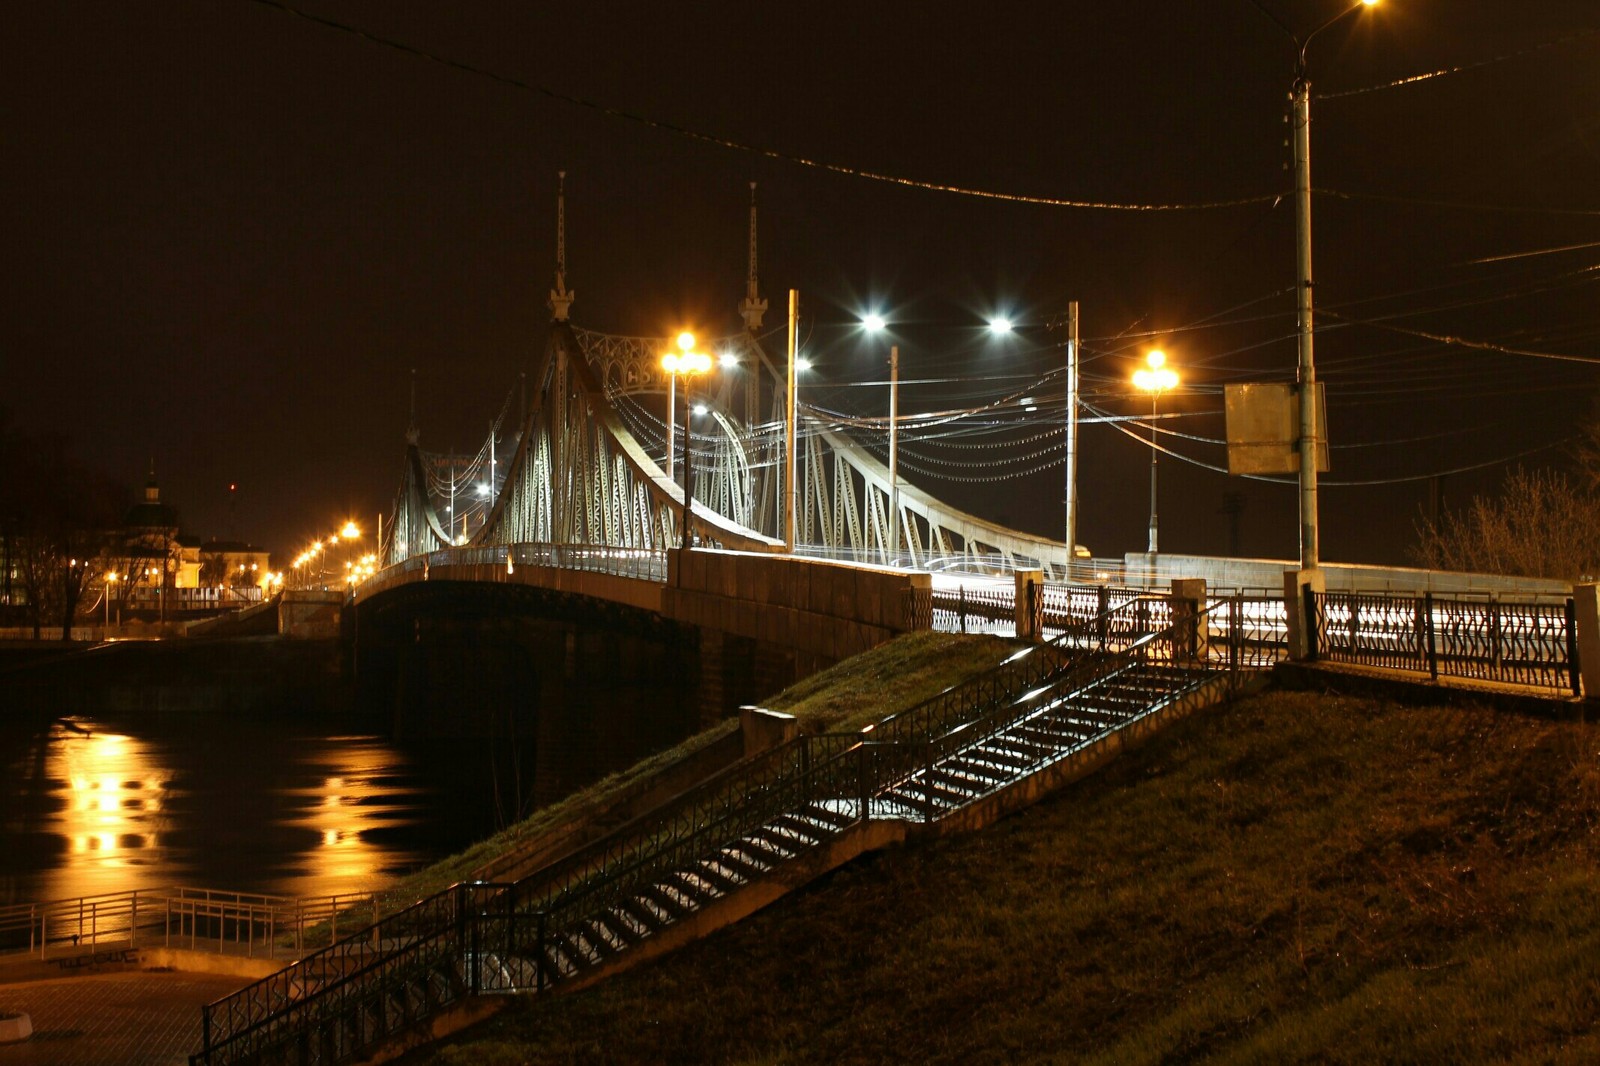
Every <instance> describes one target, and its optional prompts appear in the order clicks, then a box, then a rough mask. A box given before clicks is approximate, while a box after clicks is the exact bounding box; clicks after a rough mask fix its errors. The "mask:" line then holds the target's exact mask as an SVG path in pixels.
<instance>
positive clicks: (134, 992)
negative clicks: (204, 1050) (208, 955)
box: [0, 970, 249, 1066]
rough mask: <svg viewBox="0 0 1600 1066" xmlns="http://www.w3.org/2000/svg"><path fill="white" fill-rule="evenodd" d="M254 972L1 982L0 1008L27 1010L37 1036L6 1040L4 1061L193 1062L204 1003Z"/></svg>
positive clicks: (10, 1065) (175, 1065)
mask: <svg viewBox="0 0 1600 1066" xmlns="http://www.w3.org/2000/svg"><path fill="white" fill-rule="evenodd" d="M248 983H249V979H248V978H240V977H217V976H215V975H212V974H200V973H176V972H172V971H157V970H121V971H119V972H116V973H105V974H85V975H83V976H78V977H56V978H50V979H48V980H43V981H28V982H23V983H19V984H7V985H0V1011H23V1012H24V1013H26V1014H28V1015H29V1016H30V1017H31V1018H32V1020H33V1037H32V1038H31V1039H29V1040H25V1041H23V1042H21V1043H17V1044H0V1066H109V1064H113V1063H114V1064H116V1066H180V1064H183V1066H186V1064H187V1063H188V1061H189V1055H190V1054H191V1053H193V1052H195V1051H197V1050H198V1049H199V1047H200V1008H201V1006H203V1005H204V1004H206V1003H210V1002H211V1001H213V1000H216V999H220V998H222V997H223V996H225V995H227V994H228V993H230V992H233V991H235V990H237V989H239V988H242V987H244V986H245V985H246V984H248Z"/></svg>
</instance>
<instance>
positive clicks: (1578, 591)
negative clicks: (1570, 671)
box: [1572, 584, 1600, 699]
mask: <svg viewBox="0 0 1600 1066" xmlns="http://www.w3.org/2000/svg"><path fill="white" fill-rule="evenodd" d="M1572 599H1573V608H1574V610H1575V612H1576V615H1577V623H1578V624H1577V627H1576V628H1577V634H1578V635H1577V646H1576V650H1577V653H1578V654H1577V656H1576V658H1575V660H1574V661H1575V662H1576V663H1577V668H1578V679H1579V681H1580V682H1581V683H1582V686H1583V692H1584V695H1586V696H1587V697H1588V698H1589V699H1594V698H1596V697H1597V696H1600V585H1597V584H1584V585H1574V586H1572Z"/></svg>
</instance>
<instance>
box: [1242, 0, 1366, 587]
mask: <svg viewBox="0 0 1600 1066" xmlns="http://www.w3.org/2000/svg"><path fill="white" fill-rule="evenodd" d="M1251 2H1252V3H1254V4H1255V6H1256V9H1257V10H1259V11H1260V12H1261V13H1262V14H1263V15H1265V16H1266V17H1267V18H1268V19H1269V20H1270V21H1271V22H1272V24H1273V25H1275V26H1277V27H1278V29H1280V30H1282V31H1283V34H1284V36H1286V37H1288V38H1289V42H1290V43H1291V44H1292V45H1293V46H1294V49H1295V63H1294V85H1293V86H1292V88H1291V91H1290V94H1289V95H1290V99H1291V100H1292V101H1293V105H1294V116H1293V120H1292V121H1293V125H1294V132H1293V136H1292V138H1291V141H1292V142H1293V152H1294V203H1295V294H1296V301H1295V323H1296V324H1295V332H1296V334H1297V335H1298V338H1299V360H1298V375H1297V386H1296V390H1295V391H1296V395H1297V396H1298V398H1299V401H1300V426H1299V433H1300V472H1299V499H1300V569H1302V570H1315V569H1317V568H1318V567H1319V566H1320V565H1321V549H1320V547H1319V545H1318V543H1317V535H1318V529H1317V453H1318V451H1319V450H1320V449H1319V448H1318V444H1319V443H1320V440H1319V438H1318V434H1319V433H1320V431H1321V429H1322V427H1321V425H1320V424H1319V422H1318V419H1317V410H1316V399H1317V370H1316V360H1315V358H1314V356H1313V350H1312V315H1311V309H1312V292H1311V287H1312V280H1311V79H1310V78H1309V77H1308V76H1307V74H1306V50H1307V49H1308V48H1310V47H1311V41H1312V39H1313V38H1314V37H1316V36H1317V34H1319V33H1321V32H1322V31H1323V30H1325V29H1327V28H1328V27H1330V26H1332V25H1333V24H1334V23H1336V22H1339V21H1341V20H1343V19H1344V18H1346V17H1348V16H1349V15H1352V14H1354V13H1355V12H1357V11H1359V10H1361V9H1362V8H1364V7H1376V6H1377V4H1378V0H1355V3H1353V4H1351V5H1350V6H1348V7H1346V8H1345V9H1344V10H1342V11H1340V12H1339V13H1338V14H1337V15H1334V16H1333V17H1332V18H1330V19H1328V21H1326V22H1324V23H1323V24H1322V25H1320V26H1318V27H1317V28H1316V29H1314V30H1312V31H1311V32H1310V33H1308V34H1306V35H1305V36H1304V37H1299V36H1297V35H1296V34H1295V32H1294V31H1293V30H1291V29H1289V27H1288V26H1287V25H1285V24H1284V22H1283V21H1282V20H1281V19H1279V18H1278V16H1276V15H1274V14H1273V13H1272V12H1271V11H1269V10H1267V9H1266V8H1265V7H1263V6H1262V4H1261V2H1260V0H1251Z"/></svg>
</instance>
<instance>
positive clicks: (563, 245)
mask: <svg viewBox="0 0 1600 1066" xmlns="http://www.w3.org/2000/svg"><path fill="white" fill-rule="evenodd" d="M577 298H578V294H577V293H576V292H568V291H567V172H566V171H565V170H558V171H556V287H555V288H553V289H551V290H550V314H551V316H552V317H553V318H554V319H555V320H556V321H557V322H565V321H566V320H567V313H568V312H569V311H570V310H571V308H572V301H574V300H576V299H577Z"/></svg>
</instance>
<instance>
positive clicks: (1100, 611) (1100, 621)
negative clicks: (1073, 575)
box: [1094, 585, 1111, 651]
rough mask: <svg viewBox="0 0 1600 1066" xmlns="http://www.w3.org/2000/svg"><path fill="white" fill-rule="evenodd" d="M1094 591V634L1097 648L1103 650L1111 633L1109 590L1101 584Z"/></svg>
mask: <svg viewBox="0 0 1600 1066" xmlns="http://www.w3.org/2000/svg"><path fill="white" fill-rule="evenodd" d="M1095 592H1096V596H1095V599H1096V600H1097V603H1096V604H1095V612H1094V636H1095V642H1096V645H1097V650H1100V651H1104V650H1105V647H1106V640H1107V639H1108V637H1109V636H1110V634H1111V590H1110V589H1108V588H1106V587H1105V586H1104V585H1101V586H1100V587H1099V588H1098V589H1096V590H1095Z"/></svg>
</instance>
